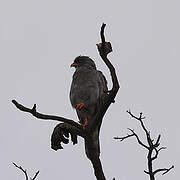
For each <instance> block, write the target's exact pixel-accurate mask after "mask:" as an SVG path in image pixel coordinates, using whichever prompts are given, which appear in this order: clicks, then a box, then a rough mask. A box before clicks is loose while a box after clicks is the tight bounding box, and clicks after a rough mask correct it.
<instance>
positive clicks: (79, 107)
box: [76, 102, 85, 111]
mask: <svg viewBox="0 0 180 180" xmlns="http://www.w3.org/2000/svg"><path fill="white" fill-rule="evenodd" d="M84 107H85V104H84V103H83V102H80V103H78V104H77V105H76V109H78V110H79V111H80V110H81V109H83V108H84Z"/></svg>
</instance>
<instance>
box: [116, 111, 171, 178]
mask: <svg viewBox="0 0 180 180" xmlns="http://www.w3.org/2000/svg"><path fill="white" fill-rule="evenodd" d="M127 113H128V114H129V115H130V116H131V117H132V118H133V119H136V120H138V121H139V122H140V125H141V127H142V129H143V131H144V132H145V135H146V139H147V142H146V144H145V143H143V142H142V141H141V140H140V138H139V136H138V135H137V134H136V133H135V132H134V130H133V129H130V128H128V129H129V130H130V131H131V134H127V135H126V136H124V137H114V139H119V140H120V141H123V140H125V139H128V138H130V137H133V136H135V137H136V139H137V141H138V143H139V144H140V145H141V146H143V147H145V148H146V149H147V150H148V156H147V164H148V171H144V172H145V173H146V174H148V175H149V177H150V180H155V175H156V174H157V173H158V172H163V174H162V175H164V174H166V173H168V172H169V171H170V170H171V169H173V168H174V166H171V167H170V168H162V169H161V168H160V169H157V170H155V171H154V170H153V161H154V160H155V159H157V157H158V155H159V152H160V151H161V150H163V149H166V147H160V148H158V147H159V146H160V139H161V135H160V134H159V135H158V137H157V140H156V141H155V142H154V140H153V139H152V138H151V136H150V131H149V130H148V129H147V128H146V126H145V125H144V122H143V119H145V117H143V116H142V113H140V115H139V117H137V116H135V115H133V114H132V113H131V111H130V110H129V111H127ZM153 152H154V153H153Z"/></svg>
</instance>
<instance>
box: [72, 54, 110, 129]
mask: <svg viewBox="0 0 180 180" xmlns="http://www.w3.org/2000/svg"><path fill="white" fill-rule="evenodd" d="M71 67H75V68H76V70H75V72H74V74H73V79H72V84H71V89H70V101H71V105H72V107H73V108H75V109H76V112H77V115H78V118H79V122H80V123H81V124H82V126H83V129H85V128H86V126H88V125H89V124H90V123H91V120H92V119H93V116H94V115H95V114H96V112H97V110H98V106H99V105H100V103H101V102H102V101H103V97H104V95H105V94H107V92H108V88H107V81H106V79H105V77H104V75H103V74H102V72H101V71H98V70H97V69H96V65H95V63H94V61H93V60H92V59H90V58H89V57H88V56H78V57H76V58H75V60H74V62H73V63H72V64H71Z"/></svg>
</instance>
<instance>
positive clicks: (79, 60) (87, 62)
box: [71, 56, 96, 69]
mask: <svg viewBox="0 0 180 180" xmlns="http://www.w3.org/2000/svg"><path fill="white" fill-rule="evenodd" d="M71 67H75V68H78V67H87V68H93V69H96V65H95V63H94V61H93V60H92V59H91V58H89V57H88V56H78V57H76V58H75V59H74V62H73V63H72V64H71Z"/></svg>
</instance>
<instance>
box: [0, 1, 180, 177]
mask: <svg viewBox="0 0 180 180" xmlns="http://www.w3.org/2000/svg"><path fill="white" fill-rule="evenodd" d="M179 7H180V2H179V1H178V0H136V1H135V0H126V1H124V0H119V1H117V0H116V1H115V0H114V1H103V0H99V1H95V0H91V1H85V0H76V1H68V0H66V1H60V0H51V1H48V0H31V1H28V0H16V1H14V0H6V1H5V0H4V1H3V0H1V1H0V60H1V66H0V82H1V94H0V96H1V97H0V99H1V101H0V109H1V126H0V139H1V150H0V156H1V157H0V159H1V161H0V176H1V179H7V180H10V179H17V180H18V179H22V178H23V174H22V173H21V172H19V170H18V169H16V168H15V167H14V166H13V165H12V162H13V161H14V162H16V163H17V164H18V165H22V166H23V167H24V168H26V169H27V170H28V172H29V173H30V175H33V174H34V173H35V171H37V170H40V175H39V177H38V179H41V180H49V179H53V180H58V179H62V180H64V179H67V180H70V179H86V180H92V179H95V177H94V174H93V169H92V167H91V164H90V161H89V160H87V158H86V156H85V154H84V146H83V141H82V139H79V143H78V144H77V145H76V146H72V145H71V144H69V145H67V146H66V147H65V149H64V150H59V151H57V152H55V151H53V150H52V149H51V148H50V136H51V133H52V131H53V128H54V126H55V125H56V124H57V123H56V122H50V121H47V122H45V121H41V120H37V119H35V118H33V117H32V116H31V115H29V114H25V113H22V112H20V111H18V110H17V109H16V108H15V107H14V106H13V105H12V104H11V100H12V99H17V100H18V101H19V102H21V103H23V104H24V105H27V106H29V107H31V106H32V105H33V104H34V103H37V109H38V110H39V111H41V112H44V113H50V114H56V115H61V116H65V117H68V118H73V119H74V120H77V117H76V114H75V112H74V110H72V108H71V105H70V101H69V88H70V84H71V78H72V74H73V72H74V70H73V69H70V68H69V67H70V64H71V62H72V61H73V59H74V58H75V57H76V56H78V55H89V56H90V57H91V58H93V59H94V60H95V62H96V64H97V67H98V69H100V70H101V71H103V73H104V74H105V75H106V77H107V79H108V81H109V82H110V78H109V72H108V69H107V68H106V66H105V65H104V64H103V62H102V61H101V59H100V57H99V55H98V52H97V50H96V46H95V44H96V43H98V42H99V40H100V39H99V30H100V26H101V24H102V22H105V23H107V28H106V37H107V40H108V41H111V42H112V45H113V49H114V52H113V53H112V54H111V55H110V56H109V57H110V59H111V61H112V63H113V64H114V66H115V67H116V71H117V75H118V79H119V81H120V85H121V88H120V91H119V94H118V95H117V98H116V103H115V104H113V105H112V106H111V107H110V109H109V110H108V112H107V114H106V116H105V118H104V122H103V125H102V129H101V150H102V152H101V159H102V163H103V167H104V172H105V175H106V177H107V179H112V177H116V179H117V180H131V179H148V178H149V177H148V176H147V175H146V174H144V173H143V170H145V169H146V166H147V165H146V151H145V150H144V149H143V148H141V147H140V146H139V145H137V143H136V141H135V139H129V140H127V141H126V142H121V143H120V142H118V141H115V140H113V137H114V136H117V135H119V136H123V135H125V134H126V132H127V129H126V128H127V127H132V128H134V129H136V130H137V132H138V133H140V135H142V136H143V133H141V129H140V128H139V124H138V123H137V122H136V121H134V120H132V119H131V118H130V117H129V115H128V114H127V113H126V110H128V109H131V111H132V112H133V113H135V114H138V113H139V112H141V111H142V112H143V113H144V115H145V116H146V120H145V124H146V125H147V126H148V127H149V129H150V130H151V131H152V135H155V137H156V136H157V135H158V133H161V134H162V140H161V142H162V145H163V146H167V147H168V149H167V150H165V151H163V152H161V155H160V156H159V159H158V160H157V162H156V167H164V166H167V167H169V166H171V165H172V164H174V165H175V169H174V170H172V171H171V172H170V173H169V174H167V175H166V176H161V175H159V176H158V179H159V180H161V179H163V180H169V179H173V180H175V179H178V178H179V175H178V172H179V169H180V161H179V160H180V157H179V153H180V143H179V140H178V138H179V136H180V132H179V125H180V123H179V107H180V98H179V92H180V85H179V77H180V73H179V67H180V63H179V59H180V53H179V49H180V35H179V32H180V24H179V17H180V11H179ZM109 87H111V83H109Z"/></svg>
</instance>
